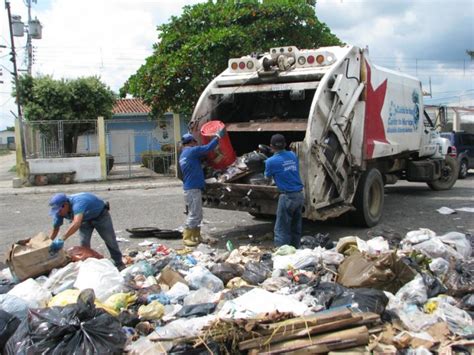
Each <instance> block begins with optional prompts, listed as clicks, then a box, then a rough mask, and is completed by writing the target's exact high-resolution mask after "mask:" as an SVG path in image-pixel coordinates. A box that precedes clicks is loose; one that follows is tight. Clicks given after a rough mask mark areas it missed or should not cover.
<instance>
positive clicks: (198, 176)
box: [179, 138, 219, 190]
mask: <svg viewBox="0 0 474 355" xmlns="http://www.w3.org/2000/svg"><path fill="white" fill-rule="evenodd" d="M218 143H219V140H218V139H217V138H214V139H213V140H212V141H210V142H209V143H208V144H206V145H200V146H195V147H184V149H183V151H182V152H181V155H180V156H179V167H180V168H181V172H182V173H183V189H184V190H191V189H203V188H204V186H205V185H206V182H205V181H204V172H203V170H202V167H201V158H202V157H203V156H205V155H206V154H207V153H209V152H210V151H211V150H213V149H214V148H215V147H217V144H218Z"/></svg>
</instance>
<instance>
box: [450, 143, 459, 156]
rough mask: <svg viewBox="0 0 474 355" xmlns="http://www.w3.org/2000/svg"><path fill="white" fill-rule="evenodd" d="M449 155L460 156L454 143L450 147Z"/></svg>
mask: <svg viewBox="0 0 474 355" xmlns="http://www.w3.org/2000/svg"><path fill="white" fill-rule="evenodd" d="M448 155H449V156H450V157H453V158H456V157H457V156H458V150H457V148H456V147H455V146H454V145H453V146H451V147H449V151H448Z"/></svg>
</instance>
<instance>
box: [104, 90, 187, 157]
mask: <svg viewBox="0 0 474 355" xmlns="http://www.w3.org/2000/svg"><path fill="white" fill-rule="evenodd" d="M112 112H113V115H112V118H111V119H109V120H106V122H105V131H106V135H107V138H106V144H107V153H108V154H111V155H112V156H113V157H114V161H115V163H141V159H142V158H141V156H142V153H144V152H148V151H153V152H159V151H161V150H162V148H163V146H165V145H174V143H175V142H174V127H173V113H171V112H167V113H166V114H164V115H163V116H162V117H160V118H152V117H151V116H150V114H151V108H150V107H149V106H147V105H146V104H145V103H144V102H143V101H142V100H141V99H136V98H130V99H120V100H117V101H116V103H115V105H114V107H113V110H112ZM186 131H187V127H186V122H185V120H184V118H183V119H180V132H186Z"/></svg>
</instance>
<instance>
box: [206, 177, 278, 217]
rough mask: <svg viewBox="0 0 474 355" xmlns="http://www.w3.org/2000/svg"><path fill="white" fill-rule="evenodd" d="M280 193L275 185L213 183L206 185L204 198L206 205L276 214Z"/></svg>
mask: <svg viewBox="0 0 474 355" xmlns="http://www.w3.org/2000/svg"><path fill="white" fill-rule="evenodd" d="M278 195H279V193H278V190H277V188H276V187H275V186H264V185H248V184H234V183H212V184H207V185H206V188H205V189H204V192H203V194H202V199H203V206H204V207H212V208H220V209H226V210H238V211H246V212H250V213H255V214H275V213H276V207H277V205H278Z"/></svg>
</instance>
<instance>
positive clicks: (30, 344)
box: [5, 289, 126, 355]
mask: <svg viewBox="0 0 474 355" xmlns="http://www.w3.org/2000/svg"><path fill="white" fill-rule="evenodd" d="M94 299H95V295H94V291H93V290H92V289H86V290H84V291H82V292H81V294H80V295H79V298H78V300H77V304H71V305H67V306H66V307H51V308H41V309H30V310H29V311H28V317H27V318H26V319H25V320H24V321H22V322H21V324H20V325H19V327H18V329H17V330H16V332H15V334H13V336H12V337H11V338H10V339H9V340H8V342H7V344H6V346H5V354H7V355H14V354H20V355H27V354H52V355H60V354H64V355H66V354H67V355H71V354H77V355H79V354H122V353H123V350H124V347H125V341H126V336H125V334H124V333H123V331H122V327H121V325H120V322H119V321H118V319H116V318H115V317H112V316H111V315H109V314H108V313H106V312H105V311H104V310H102V309H99V308H95V305H94Z"/></svg>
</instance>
